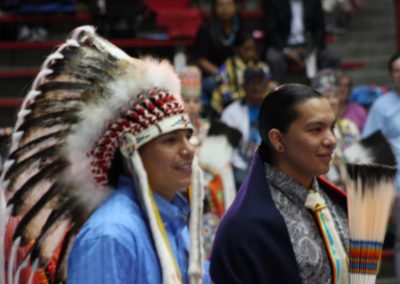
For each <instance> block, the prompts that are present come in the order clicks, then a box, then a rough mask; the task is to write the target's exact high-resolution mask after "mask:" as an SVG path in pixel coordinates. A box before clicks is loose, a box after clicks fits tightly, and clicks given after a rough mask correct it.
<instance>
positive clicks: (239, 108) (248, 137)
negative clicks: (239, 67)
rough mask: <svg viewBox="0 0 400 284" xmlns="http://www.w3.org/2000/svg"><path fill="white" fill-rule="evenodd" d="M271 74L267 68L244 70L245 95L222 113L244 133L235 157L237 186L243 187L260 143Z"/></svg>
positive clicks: (232, 124) (223, 116) (229, 122)
mask: <svg viewBox="0 0 400 284" xmlns="http://www.w3.org/2000/svg"><path fill="white" fill-rule="evenodd" d="M271 84H272V85H273V86H276V84H274V83H271V81H270V78H269V76H268V74H267V73H265V71H264V70H263V69H256V68H248V69H246V71H245V72H244V85H243V90H244V93H245V96H244V98H243V99H240V100H236V101H234V102H233V103H231V104H230V105H229V106H228V107H226V109H225V110H224V111H223V112H222V114H221V121H222V122H224V123H226V124H227V125H229V126H231V127H234V128H237V129H238V130H240V132H241V133H242V139H241V145H240V146H239V148H238V149H237V150H235V152H234V153H233V157H232V166H233V170H234V176H235V183H236V188H239V187H240V185H241V183H242V181H243V180H244V178H245V177H246V175H247V171H248V167H249V163H250V161H251V159H252V157H253V153H254V151H255V149H256V148H257V146H258V144H259V143H260V135H259V134H258V114H259V112H260V106H261V102H262V100H263V99H264V97H265V96H266V95H267V93H268V91H269V90H270V89H272V86H271Z"/></svg>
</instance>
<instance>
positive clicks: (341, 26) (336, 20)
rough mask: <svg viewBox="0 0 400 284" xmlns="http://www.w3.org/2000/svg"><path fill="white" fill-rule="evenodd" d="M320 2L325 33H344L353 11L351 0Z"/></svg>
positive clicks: (325, 0)
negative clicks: (324, 21)
mask: <svg viewBox="0 0 400 284" xmlns="http://www.w3.org/2000/svg"><path fill="white" fill-rule="evenodd" d="M321 2H322V10H323V11H324V13H325V20H326V23H325V27H326V31H327V33H329V34H333V35H340V34H344V33H345V32H346V28H347V26H348V24H349V21H350V18H351V13H352V11H353V4H352V0H322V1H321Z"/></svg>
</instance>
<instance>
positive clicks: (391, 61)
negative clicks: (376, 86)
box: [388, 51, 400, 73]
mask: <svg viewBox="0 0 400 284" xmlns="http://www.w3.org/2000/svg"><path fill="white" fill-rule="evenodd" d="M399 58H400V51H398V52H396V53H395V54H393V55H392V56H391V57H390V59H389V62H388V70H389V73H391V72H392V71H393V62H395V61H396V60H397V59H399Z"/></svg>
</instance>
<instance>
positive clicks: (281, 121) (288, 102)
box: [258, 83, 323, 162]
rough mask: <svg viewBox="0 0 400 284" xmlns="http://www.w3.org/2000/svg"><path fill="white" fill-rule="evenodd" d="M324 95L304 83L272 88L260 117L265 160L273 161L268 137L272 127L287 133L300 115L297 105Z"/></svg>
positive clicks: (264, 102)
mask: <svg viewBox="0 0 400 284" xmlns="http://www.w3.org/2000/svg"><path fill="white" fill-rule="evenodd" d="M321 97H323V95H322V94H321V93H319V92H317V91H316V90H314V89H313V88H311V87H309V86H306V85H302V84H294V83H292V84H284V85H280V86H278V87H276V88H275V89H274V90H272V91H271V92H270V93H269V94H268V96H266V97H265V99H264V101H263V103H262V105H261V109H260V115H259V117H258V125H259V131H260V136H261V139H262V143H261V147H260V150H261V155H262V157H263V159H264V160H266V161H267V162H271V159H272V149H271V145H270V141H269V139H268V131H269V130H271V129H272V128H276V129H278V130H279V131H280V132H281V133H286V132H287V130H288V128H289V126H290V124H291V123H292V122H293V121H294V120H296V118H297V117H298V115H299V114H298V112H297V111H296V108H295V107H296V105H298V104H299V103H302V102H304V101H307V100H309V99H312V98H321Z"/></svg>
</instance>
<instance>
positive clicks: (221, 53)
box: [194, 0, 242, 107]
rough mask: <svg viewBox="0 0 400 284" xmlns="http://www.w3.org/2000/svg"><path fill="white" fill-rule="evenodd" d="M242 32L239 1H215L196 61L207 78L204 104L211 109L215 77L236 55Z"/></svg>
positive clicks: (200, 36)
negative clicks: (235, 47)
mask: <svg viewBox="0 0 400 284" xmlns="http://www.w3.org/2000/svg"><path fill="white" fill-rule="evenodd" d="M241 28H242V22H241V20H240V17H239V14H238V11H237V5H236V1H235V0H212V6H211V18H210V19H209V20H208V21H205V22H204V23H203V24H202V25H201V27H200V29H199V31H198V32H197V35H196V40H195V44H194V48H195V49H194V57H195V58H196V60H197V65H198V66H199V67H200V70H201V71H202V74H203V82H202V92H203V97H202V103H203V105H204V106H205V107H208V106H209V105H210V100H211V94H212V92H213V90H214V88H215V82H214V75H215V74H216V73H217V71H218V67H219V66H221V65H222V64H223V63H224V61H225V60H226V58H228V57H229V56H232V55H233V47H232V46H233V42H234V41H235V39H236V37H237V35H238V34H239V32H240V30H241Z"/></svg>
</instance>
